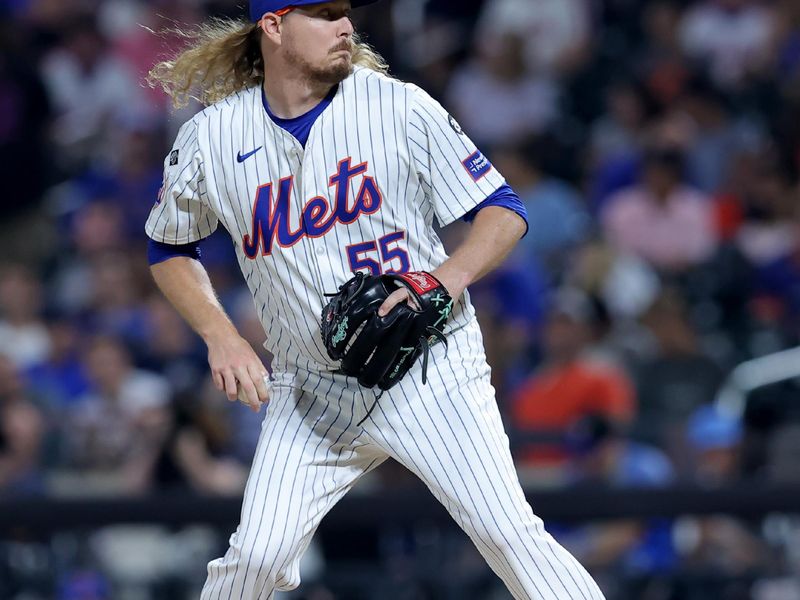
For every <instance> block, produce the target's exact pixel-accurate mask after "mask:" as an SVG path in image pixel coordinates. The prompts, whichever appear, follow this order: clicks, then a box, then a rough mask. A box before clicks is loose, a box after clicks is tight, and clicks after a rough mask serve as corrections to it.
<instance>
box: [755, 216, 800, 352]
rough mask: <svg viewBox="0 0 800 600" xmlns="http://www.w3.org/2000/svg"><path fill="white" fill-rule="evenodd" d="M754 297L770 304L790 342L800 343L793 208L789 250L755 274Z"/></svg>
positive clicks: (797, 233)
mask: <svg viewBox="0 0 800 600" xmlns="http://www.w3.org/2000/svg"><path fill="white" fill-rule="evenodd" d="M757 278H758V283H757V297H758V298H759V299H760V300H761V301H762V302H763V301H764V300H767V301H771V302H772V303H775V304H771V307H772V312H773V314H777V320H778V321H779V322H780V323H782V325H783V327H788V333H789V337H790V339H794V340H795V341H796V342H797V341H800V210H798V209H797V208H795V219H794V224H793V234H792V247H791V248H790V249H789V250H787V251H786V252H785V253H783V254H782V255H780V256H779V257H778V258H776V259H774V260H773V261H771V262H769V263H767V264H765V265H763V266H761V267H760V268H759V269H758V271H757Z"/></svg>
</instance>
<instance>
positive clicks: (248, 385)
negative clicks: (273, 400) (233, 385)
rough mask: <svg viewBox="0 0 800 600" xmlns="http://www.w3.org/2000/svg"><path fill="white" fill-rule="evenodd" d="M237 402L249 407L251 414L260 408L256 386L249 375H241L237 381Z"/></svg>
mask: <svg viewBox="0 0 800 600" xmlns="http://www.w3.org/2000/svg"><path fill="white" fill-rule="evenodd" d="M239 400H241V401H242V402H243V403H244V404H246V405H247V406H249V407H250V408H251V409H252V410H253V412H258V411H259V410H260V408H261V402H259V400H258V392H257V391H256V386H255V384H254V383H253V379H252V378H251V377H250V374H249V373H246V374H243V375H242V376H241V378H240V379H239Z"/></svg>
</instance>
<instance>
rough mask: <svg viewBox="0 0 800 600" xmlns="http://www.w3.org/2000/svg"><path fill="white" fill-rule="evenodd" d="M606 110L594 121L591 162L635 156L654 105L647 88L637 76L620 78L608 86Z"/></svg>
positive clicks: (594, 163)
mask: <svg viewBox="0 0 800 600" xmlns="http://www.w3.org/2000/svg"><path fill="white" fill-rule="evenodd" d="M605 100H606V108H605V113H604V114H603V115H601V116H600V117H599V118H598V119H597V120H596V121H594V123H593V124H592V130H591V134H590V141H589V144H590V164H592V165H596V164H598V163H601V162H603V161H607V160H609V159H614V158H618V157H628V156H634V155H636V154H638V153H639V151H640V149H641V147H642V144H643V142H644V133H645V131H644V129H645V125H646V124H647V118H648V116H649V115H648V113H649V112H650V110H652V109H651V107H650V106H649V99H648V96H647V92H646V90H645V89H644V87H643V86H642V85H640V84H639V83H638V82H637V81H634V80H620V81H616V82H614V83H612V84H611V85H610V86H609V87H608V89H607V90H606V99H605Z"/></svg>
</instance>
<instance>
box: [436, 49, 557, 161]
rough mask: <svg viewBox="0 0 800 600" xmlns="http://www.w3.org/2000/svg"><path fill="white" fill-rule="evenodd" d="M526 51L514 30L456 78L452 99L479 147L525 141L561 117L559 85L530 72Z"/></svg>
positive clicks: (450, 92)
mask: <svg viewBox="0 0 800 600" xmlns="http://www.w3.org/2000/svg"><path fill="white" fill-rule="evenodd" d="M521 52H522V40H521V39H520V38H519V37H516V36H514V35H510V34H509V35H507V36H504V37H502V38H500V39H499V40H498V41H497V43H496V44H495V45H493V46H490V47H486V48H483V49H481V50H480V52H479V54H478V55H477V56H476V57H475V59H474V60H472V61H470V62H468V63H466V64H465V65H464V66H463V67H460V68H458V69H457V70H456V72H455V73H454V74H453V77H452V79H451V80H450V84H449V86H448V88H447V90H446V92H445V97H446V101H447V104H448V106H449V107H450V108H451V109H452V111H453V113H454V114H455V116H456V118H457V119H458V120H459V122H460V124H461V125H462V126H463V127H464V129H465V130H466V131H468V132H469V135H470V137H471V138H472V139H474V140H475V142H476V143H477V144H478V145H479V146H481V145H486V146H489V147H491V146H494V145H498V144H504V145H505V144H513V143H515V142H519V141H521V140H523V139H525V138H526V137H527V136H529V135H530V134H535V133H540V132H542V131H544V130H545V129H546V128H547V126H548V125H549V124H550V123H552V122H553V120H554V119H555V118H556V116H557V98H558V90H557V87H556V86H555V84H554V83H553V81H551V80H550V79H548V78H546V77H543V76H534V75H533V74H531V73H529V72H526V70H525V64H524V62H523V60H522V54H521Z"/></svg>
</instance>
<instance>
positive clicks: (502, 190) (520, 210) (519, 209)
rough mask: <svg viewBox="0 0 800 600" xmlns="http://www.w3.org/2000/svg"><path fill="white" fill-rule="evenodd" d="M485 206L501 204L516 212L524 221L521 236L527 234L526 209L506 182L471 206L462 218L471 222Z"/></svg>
mask: <svg viewBox="0 0 800 600" xmlns="http://www.w3.org/2000/svg"><path fill="white" fill-rule="evenodd" d="M487 206H502V207H503V208H507V209H508V210H511V211H514V212H515V213H517V214H518V215H519V216H520V217H522V220H523V221H525V233H524V234H523V236H522V237H525V236H526V235H528V229H529V225H528V211H527V210H525V205H524V204H523V203H522V200H520V199H519V196H517V193H516V192H515V191H514V190H512V189H511V186H509V185H508V184H507V183H504V184H503V185H501V186H500V187H499V188H497V190H496V191H495V192H494V193H493V194H492V195H491V196H489V197H488V198H486V200H484V201H483V202H481V203H480V204H478V206H476V207H475V208H473V209H472V210H471V211H469V212H468V213H467V214H466V215H464V216H463V217H462V218H463V219H464V221H466V222H467V223H472V221H473V220H474V219H475V215H477V214H478V213H479V212H480V211H481V210H483V209H484V208H486V207H487Z"/></svg>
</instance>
